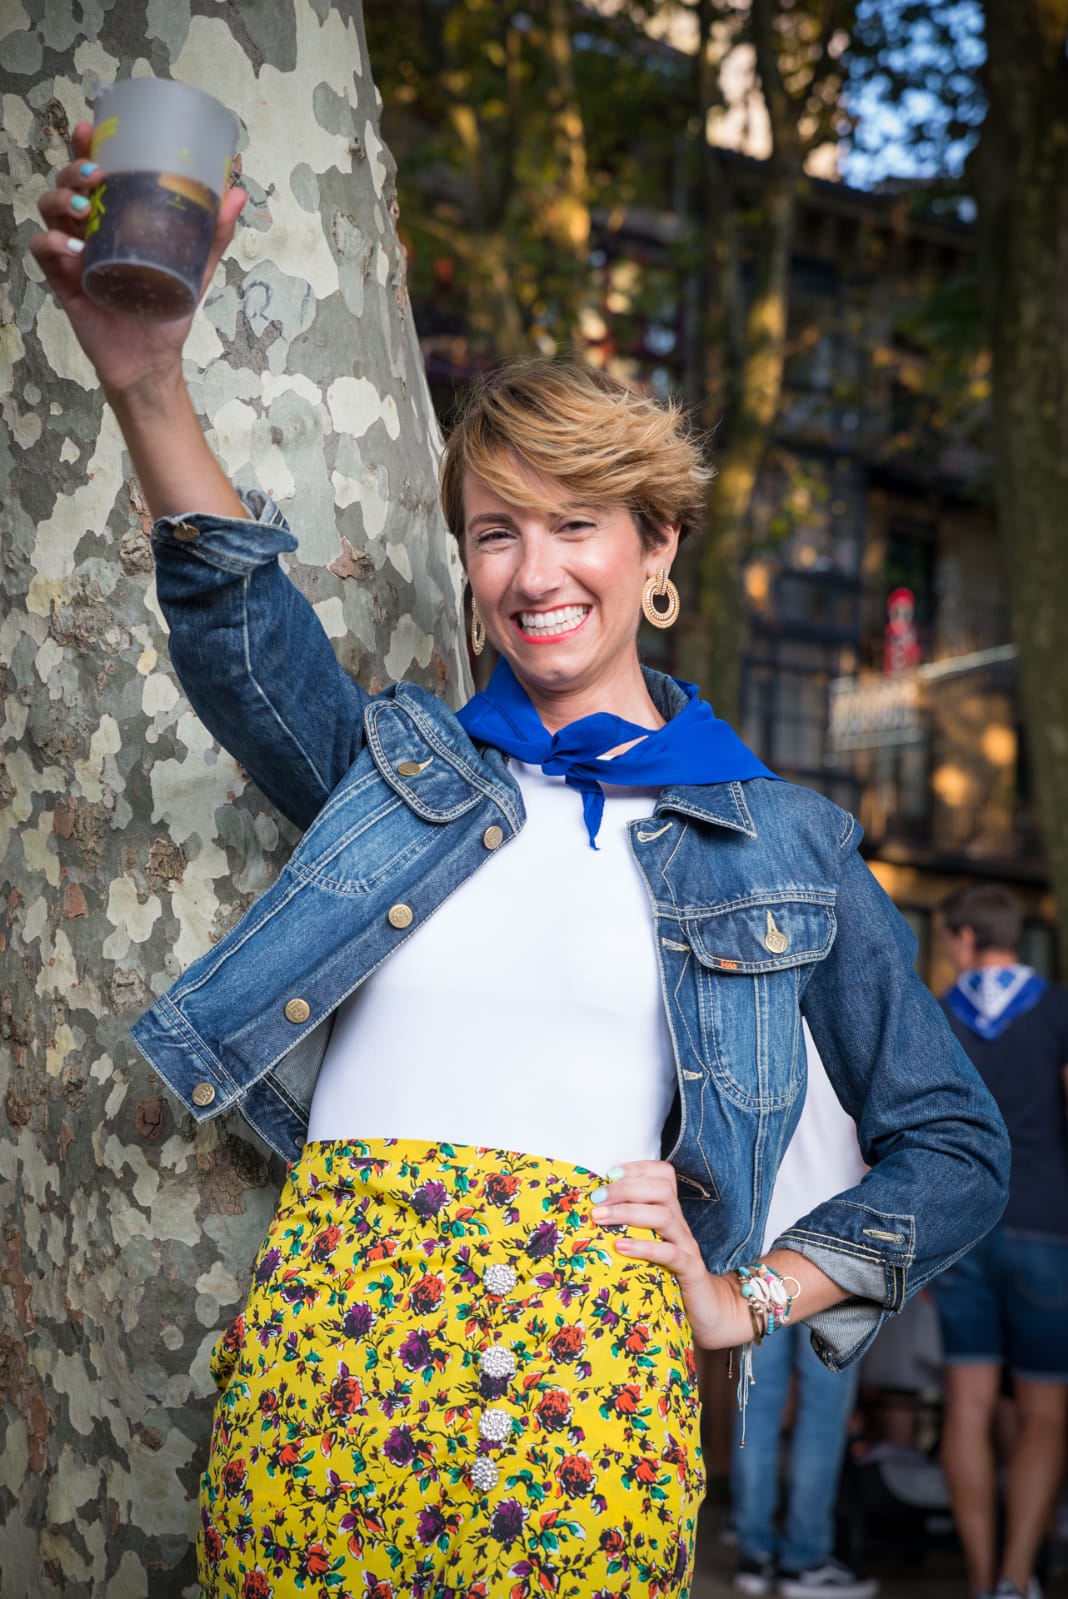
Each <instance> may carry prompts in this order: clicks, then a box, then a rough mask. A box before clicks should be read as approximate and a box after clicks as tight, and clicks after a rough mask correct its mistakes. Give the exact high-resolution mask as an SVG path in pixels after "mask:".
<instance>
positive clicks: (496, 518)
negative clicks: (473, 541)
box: [465, 511, 516, 532]
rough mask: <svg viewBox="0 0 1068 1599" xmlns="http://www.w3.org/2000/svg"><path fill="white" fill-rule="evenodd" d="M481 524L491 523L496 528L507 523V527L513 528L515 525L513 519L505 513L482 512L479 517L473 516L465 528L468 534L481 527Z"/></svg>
mask: <svg viewBox="0 0 1068 1599" xmlns="http://www.w3.org/2000/svg"><path fill="white" fill-rule="evenodd" d="M483 522H492V523H494V524H495V525H496V526H498V527H499V526H500V524H501V523H502V522H507V523H508V525H509V527H515V525H516V523H515V519H514V518H513V517H511V516H509V515H508V512H507V511H483V512H482V514H481V515H480V516H473V517H472V518H471V520H470V522H468V523H466V524H465V526H466V527H467V530H468V532H470V531H471V530H472V529H474V528H476V527H481V526H482V524H483Z"/></svg>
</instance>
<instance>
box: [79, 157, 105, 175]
mask: <svg viewBox="0 0 1068 1599" xmlns="http://www.w3.org/2000/svg"><path fill="white" fill-rule="evenodd" d="M78 171H79V172H80V173H81V175H82V177H83V178H91V177H92V175H93V173H94V172H99V171H100V162H99V161H83V162H82V164H81V166H80V167H79V168H78Z"/></svg>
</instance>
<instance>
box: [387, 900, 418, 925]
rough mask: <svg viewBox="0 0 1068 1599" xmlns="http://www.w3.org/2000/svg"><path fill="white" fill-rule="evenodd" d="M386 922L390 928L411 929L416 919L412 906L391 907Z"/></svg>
mask: <svg viewBox="0 0 1068 1599" xmlns="http://www.w3.org/2000/svg"><path fill="white" fill-rule="evenodd" d="M386 920H387V921H388V922H389V925H390V927H411V925H412V922H413V921H414V920H415V917H414V916H413V914H412V907H411V906H410V905H403V904H397V905H391V906H390V907H389V910H388V912H387V913H386Z"/></svg>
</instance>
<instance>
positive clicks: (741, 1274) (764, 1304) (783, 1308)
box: [734, 1260, 801, 1344]
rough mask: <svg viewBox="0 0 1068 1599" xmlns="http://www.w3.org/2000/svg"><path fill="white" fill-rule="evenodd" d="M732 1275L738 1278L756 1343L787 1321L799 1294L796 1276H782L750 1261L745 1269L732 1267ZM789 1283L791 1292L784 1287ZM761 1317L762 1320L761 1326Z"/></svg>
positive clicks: (758, 1261)
mask: <svg viewBox="0 0 1068 1599" xmlns="http://www.w3.org/2000/svg"><path fill="white" fill-rule="evenodd" d="M734 1275H735V1276H736V1277H737V1279H738V1284H739V1287H740V1288H741V1292H742V1298H743V1299H744V1300H745V1302H746V1305H747V1307H748V1310H749V1315H750V1318H751V1320H752V1323H753V1330H754V1334H755V1335H756V1342H757V1343H758V1344H759V1343H761V1342H762V1341H763V1339H764V1338H770V1336H771V1334H772V1333H773V1332H777V1331H778V1329H779V1328H780V1327H783V1326H785V1325H786V1323H787V1322H788V1321H789V1319H790V1311H791V1310H792V1308H793V1303H794V1300H795V1299H796V1298H797V1297H798V1295H799V1294H800V1292H801V1284H800V1283H799V1282H798V1280H797V1278H796V1277H784V1276H783V1275H782V1274H781V1273H780V1272H777V1271H776V1270H775V1267H774V1266H769V1265H768V1264H767V1262H766V1261H763V1260H751V1261H750V1262H749V1264H748V1265H747V1266H736V1267H735V1271H734ZM789 1283H792V1284H793V1292H792V1293H791V1292H790V1289H789V1287H788V1286H787V1284H789ZM761 1317H763V1318H764V1321H763V1326H762V1327H761V1326H760V1318H761Z"/></svg>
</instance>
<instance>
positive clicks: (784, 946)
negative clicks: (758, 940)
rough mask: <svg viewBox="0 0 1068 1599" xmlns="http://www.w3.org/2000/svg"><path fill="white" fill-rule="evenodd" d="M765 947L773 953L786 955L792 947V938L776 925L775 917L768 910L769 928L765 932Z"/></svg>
mask: <svg viewBox="0 0 1068 1599" xmlns="http://www.w3.org/2000/svg"><path fill="white" fill-rule="evenodd" d="M764 948H765V949H766V950H767V951H768V952H769V954H771V955H784V954H785V953H786V951H787V950H788V949H789V948H790V940H789V939H788V938H787V936H786V934H785V933H784V932H783V931H782V928H781V927H776V926H775V918H774V916H773V915H772V914H771V912H770V911H768V930H767V932H766V933H765V934H764Z"/></svg>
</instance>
